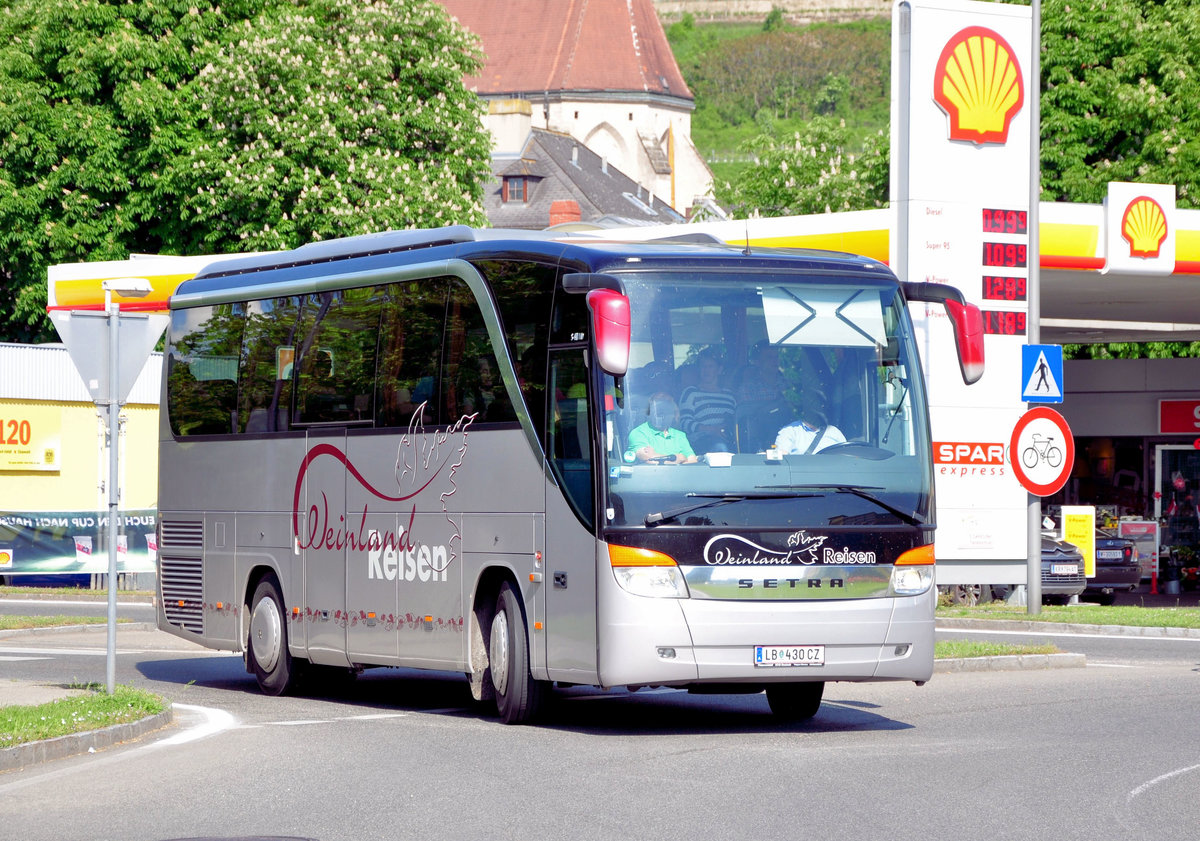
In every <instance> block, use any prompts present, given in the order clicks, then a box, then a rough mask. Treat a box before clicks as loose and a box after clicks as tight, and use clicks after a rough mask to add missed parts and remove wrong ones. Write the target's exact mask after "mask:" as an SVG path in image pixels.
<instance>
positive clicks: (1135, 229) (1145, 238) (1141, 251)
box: [1121, 196, 1167, 257]
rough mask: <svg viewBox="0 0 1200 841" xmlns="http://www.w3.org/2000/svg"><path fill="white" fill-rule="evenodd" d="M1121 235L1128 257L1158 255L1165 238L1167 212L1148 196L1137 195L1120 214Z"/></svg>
mask: <svg viewBox="0 0 1200 841" xmlns="http://www.w3.org/2000/svg"><path fill="white" fill-rule="evenodd" d="M1121 237H1122V238H1123V239H1124V240H1125V241H1126V242H1128V243H1129V256H1130V257H1158V256H1159V251H1160V250H1161V249H1162V244H1163V242H1164V241H1165V240H1166V238H1167V214H1166V212H1165V211H1164V210H1163V209H1162V205H1160V204H1159V203H1158V202H1156V201H1155V200H1154V199H1152V198H1150V197H1149V196H1138V197H1137V198H1136V199H1134V200H1133V201H1131V202H1130V203H1129V204H1128V205H1127V206H1126V208H1125V212H1124V213H1123V214H1122V215H1121Z"/></svg>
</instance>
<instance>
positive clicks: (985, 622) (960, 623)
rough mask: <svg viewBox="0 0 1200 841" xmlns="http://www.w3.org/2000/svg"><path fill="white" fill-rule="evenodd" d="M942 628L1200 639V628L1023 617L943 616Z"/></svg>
mask: <svg viewBox="0 0 1200 841" xmlns="http://www.w3.org/2000/svg"><path fill="white" fill-rule="evenodd" d="M936 626H937V627H939V628H959V629H966V630H974V631H1037V632H1040V633H1059V634H1089V635H1096V634H1099V635H1103V636H1108V637H1166V638H1169V639H1200V628H1158V627H1155V628H1145V627H1140V626H1137V625H1085V624H1076V623H1069V622H1034V621H1031V620H1023V619H960V618H957V617H946V618H939V619H937V620H936Z"/></svg>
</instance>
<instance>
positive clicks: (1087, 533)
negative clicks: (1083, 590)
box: [1062, 505, 1096, 578]
mask: <svg viewBox="0 0 1200 841" xmlns="http://www.w3.org/2000/svg"><path fill="white" fill-rule="evenodd" d="M1062 521H1063V522H1062V529H1063V540H1065V541H1067V543H1073V544H1075V546H1077V547H1078V548H1079V553H1080V554H1081V555H1083V574H1084V575H1086V576H1087V577H1088V578H1095V577H1096V508H1095V506H1093V505H1064V506H1063V507H1062Z"/></svg>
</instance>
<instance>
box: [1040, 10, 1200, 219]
mask: <svg viewBox="0 0 1200 841" xmlns="http://www.w3.org/2000/svg"><path fill="white" fill-rule="evenodd" d="M1042 86H1043V91H1042V111H1041V114H1042V198H1043V200H1045V201H1072V202H1100V201H1102V200H1103V199H1104V196H1105V195H1106V194H1107V189H1108V187H1107V185H1108V182H1110V181H1143V182H1148V183H1159V184H1175V185H1176V194H1177V201H1178V203H1179V206H1180V207H1197V206H1200V108H1198V107H1197V106H1198V104H1200V6H1198V5H1196V4H1195V3H1194V2H1192V0H1158V2H1153V3H1147V2H1143V0H1088V1H1087V2H1077V1H1076V0H1045V2H1044V3H1043V5H1042Z"/></svg>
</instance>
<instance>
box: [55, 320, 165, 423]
mask: <svg viewBox="0 0 1200 841" xmlns="http://www.w3.org/2000/svg"><path fill="white" fill-rule="evenodd" d="M50 319H51V321H53V322H54V327H55V328H56V329H57V330H58V335H59V336H60V337H61V338H62V340H63V344H64V345H66V346H67V353H69V354H70V356H71V361H72V362H74V363H75V369H76V370H77V371H79V375H80V376H81V377H83V384H84V385H85V386H86V387H87V390H88V394H90V395H91V397H92V402H94V403H96V404H97V405H99V406H106V405H108V403H109V401H110V400H112V399H113V398H114V397H115V398H116V400H117V403H118V404H121V405H124V403H125V399H126V398H127V397H129V392H130V391H131V390H132V389H133V384H134V383H135V382H137V378H138V374H140V373H141V372H142V369H143V368H144V367H146V360H147V359H149V358H150V352H151V351H153V350H154V346H155V345H156V344H158V339H159V337H160V336H162V334H163V330H165V329H166V328H167V322H168V321H169V320H170V318H169V316H166V315H163V314H161V313H121V315H120V320H119V322H118V327H119V331H118V335H119V336H120V339H119V341H120V347H119V348H118V349H117V367H118V376H117V388H116V391H115V393H114V392H113V390H112V389H111V388H110V384H109V381H108V380H109V359H108V353H109V345H110V340H109V323H108V314H107V313H103V312H90V311H77V312H68V311H62V310H58V311H54V312H51V313H50Z"/></svg>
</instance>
